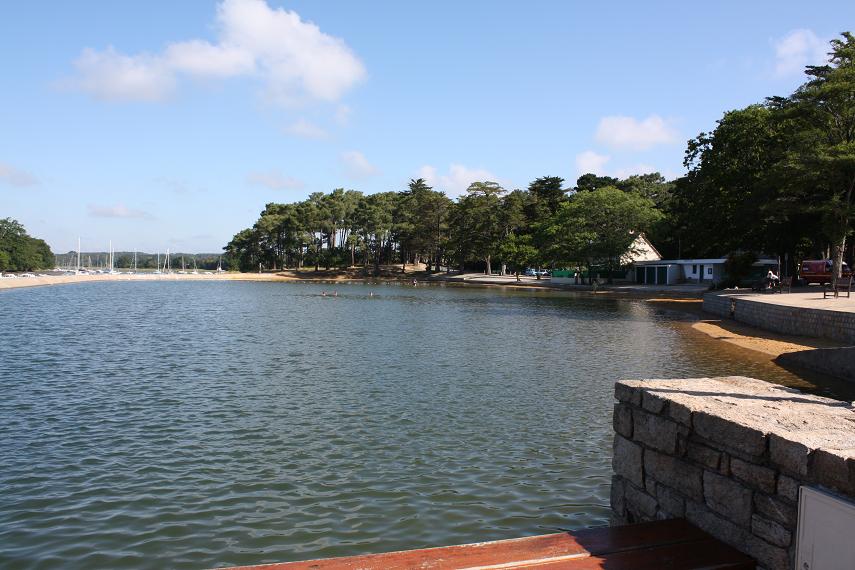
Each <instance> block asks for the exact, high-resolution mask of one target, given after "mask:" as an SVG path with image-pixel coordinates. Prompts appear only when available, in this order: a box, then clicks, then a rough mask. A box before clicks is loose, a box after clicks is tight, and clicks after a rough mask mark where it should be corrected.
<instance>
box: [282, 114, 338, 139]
mask: <svg viewBox="0 0 855 570" xmlns="http://www.w3.org/2000/svg"><path fill="white" fill-rule="evenodd" d="M284 131H285V133H286V134H289V135H294V136H295V137H300V138H304V139H316V140H320V139H325V138H327V136H329V135H328V133H327V132H326V131H325V130H324V129H322V128H321V127H319V126H318V125H316V124H314V123H311V122H309V121H307V120H306V119H299V120H297V121H295V122H293V123H291V124H290V125H288V126H287V127H285V129H284Z"/></svg>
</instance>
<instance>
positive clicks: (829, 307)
mask: <svg viewBox="0 0 855 570" xmlns="http://www.w3.org/2000/svg"><path fill="white" fill-rule="evenodd" d="M808 289H810V290H809V291H804V290H799V291H794V292H792V293H780V294H778V293H754V294H746V295H742V294H740V295H739V297H740V298H741V299H750V300H752V301H755V302H758V303H769V304H770V305H781V306H783V307H798V308H802V309H822V310H826V311H841V312H846V313H855V297H850V298H848V299H847V298H846V297H838V298H837V299H834V298H833V297H829V298H827V299H823V298H822V289H820V288H819V287H817V288H813V287H810V288H808ZM723 293H724V294H727V293H728V292H727V291H724V292H723Z"/></svg>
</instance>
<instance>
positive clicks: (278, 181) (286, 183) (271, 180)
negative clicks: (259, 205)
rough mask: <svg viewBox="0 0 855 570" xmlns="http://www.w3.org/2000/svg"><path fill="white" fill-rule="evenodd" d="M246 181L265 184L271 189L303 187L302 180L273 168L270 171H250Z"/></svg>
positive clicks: (296, 188) (256, 184)
mask: <svg viewBox="0 0 855 570" xmlns="http://www.w3.org/2000/svg"><path fill="white" fill-rule="evenodd" d="M246 181H247V182H249V183H250V184H253V185H255V186H264V187H265V188H269V189H270V190H299V189H301V188H303V186H304V184H303V181H302V180H298V179H296V178H292V177H290V176H284V175H283V174H282V173H281V172H276V171H275V170H271V171H269V172H250V173H249V174H247V176H246Z"/></svg>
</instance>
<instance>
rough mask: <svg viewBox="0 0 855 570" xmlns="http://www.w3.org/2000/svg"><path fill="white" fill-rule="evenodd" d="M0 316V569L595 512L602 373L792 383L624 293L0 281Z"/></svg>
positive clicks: (451, 538) (126, 561)
mask: <svg viewBox="0 0 855 570" xmlns="http://www.w3.org/2000/svg"><path fill="white" fill-rule="evenodd" d="M333 287H335V288H336V290H337V293H338V296H337V297H332V296H326V297H324V296H322V295H321V293H322V291H324V290H326V291H331V290H332V288H333ZM370 293H373V294H374V295H373V297H372V296H369V295H370ZM0 310H1V311H2V314H3V315H4V317H5V319H4V320H5V323H6V326H4V327H3V328H2V329H0V354H2V355H3V367H2V370H0V386H2V389H3V395H4V398H3V399H2V400H0V442H2V443H0V445H2V454H0V544H2V545H3V546H2V548H0V566H2V567H8V568H12V567H14V568H25V567H41V566H49V565H54V566H55V565H61V566H62V567H76V568H91V567H110V568H122V567H127V568H131V567H133V568H139V567H152V568H154V567H162V566H164V565H166V566H174V567H180V568H202V567H206V566H215V565H227V564H259V563H265V562H275V561H287V560H299V559H307V558H316V557H326V556H340V555H346V554H358V553H365V552H377V551H386V550H396V549H404V548H416V547H423V546H430V545H443V544H455V543H463V542H472V541H481V540H491V539H500V538H509V537H517V536H523V535H528V534H537V533H545V532H551V531H555V530H557V529H567V528H578V527H584V526H590V525H601V524H606V523H607V522H608V514H609V509H608V491H609V479H610V474H611V467H610V460H611V458H610V455H611V439H612V433H611V409H612V405H613V384H614V381H615V380H616V379H620V378H645V377H693V376H694V377H696V376H711V375H722V374H744V375H749V376H755V377H758V378H763V379H767V380H770V381H776V382H781V383H787V384H791V385H792V384H798V383H799V382H801V380H799V379H798V377H796V376H794V375H792V374H790V373H788V372H786V371H784V370H782V369H781V368H778V367H777V366H774V365H773V364H770V363H769V362H768V359H763V358H756V359H750V358H749V359H746V357H745V355H746V351H744V350H741V349H735V348H731V347H728V346H726V345H725V344H724V343H716V342H711V341H709V340H708V339H706V338H704V337H703V335H699V334H697V333H695V332H694V331H691V330H690V329H688V327H687V326H686V323H683V322H679V321H678V320H675V319H674V318H673V316H671V315H668V314H666V313H665V312H663V311H661V310H658V309H656V308H654V307H651V306H650V305H648V304H645V303H643V302H640V301H616V300H601V299H591V298H589V297H586V296H573V295H559V294H555V293H548V292H546V293H545V292H534V291H506V290H496V289H491V290H477V289H474V290H473V289H457V288H445V287H420V288H410V287H401V286H394V285H376V286H369V285H355V284H354V285H335V286H332V285H312V284H280V283H239V282H204V283H181V282H158V283H136V282H131V283H111V282H104V283H92V284H82V285H76V286H67V287H53V288H40V289H32V290H11V291H6V292H4V293H2V294H0ZM817 390H819V391H822V390H823V388H818V389H817Z"/></svg>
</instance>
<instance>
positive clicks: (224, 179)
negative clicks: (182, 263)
mask: <svg viewBox="0 0 855 570" xmlns="http://www.w3.org/2000/svg"><path fill="white" fill-rule="evenodd" d="M853 22H855V3H852V2H851V0H849V1H840V2H822V3H814V4H812V5H810V7H808V4H806V3H805V2H803V1H801V2H786V1H785V2H782V1H775V2H745V1H744V0H743V1H741V2H724V1H722V2H707V3H703V4H701V3H688V2H658V3H647V2H623V3H606V2H603V3H593V2H585V3H582V2H565V1H561V2H558V1H556V2H545V1H543V2H494V1H491V2H486V1H485V2H475V1H472V2H441V1H431V2H422V3H414V2H391V1H390V2H349V1H341V2H333V1H328V2H309V1H296V2H285V1H283V0H267V1H266V2H265V1H264V0H225V1H224V2H218V1H213V0H212V1H202V0H184V1H182V2H167V1H163V2H157V1H153V0H150V1H146V2H110V1H107V0H103V1H98V2H95V1H80V2H73V3H72V2H38V1H30V2H14V3H7V4H6V5H5V6H3V8H2V9H0V69H2V72H3V76H4V81H3V85H4V87H3V89H0V217H6V216H11V217H14V218H16V219H18V220H19V221H21V222H22V223H23V224H24V225H25V226H26V227H27V228H28V230H29V231H30V233H31V234H33V235H36V236H39V237H43V238H45V239H46V240H47V241H48V243H49V244H50V245H51V246H52V247H53V249H54V251H55V252H64V251H68V250H71V249H75V248H76V246H77V237H78V236H80V237H81V239H82V242H83V249H84V250H96V249H101V250H103V249H106V247H107V242H108V240H112V242H113V244H114V247H116V249H118V250H131V249H134V248H136V249H139V250H143V251H151V252H154V251H158V250H159V251H165V250H166V248H170V249H171V250H173V251H176V250H179V251H186V252H192V251H199V252H202V251H204V252H214V251H219V250H220V248H221V247H222V246H223V245H224V244H225V243H226V242H227V241H228V240H229V239H230V238H231V236H232V235H233V234H234V233H235V232H237V231H238V230H240V229H242V228H244V227H248V226H249V225H251V224H252V223H253V222H254V220H255V219H256V217H257V215H258V213H259V212H260V210H261V209H262V208H263V207H264V204H265V203H267V202H274V201H276V202H288V201H295V200H299V199H302V198H304V197H306V196H307V195H308V194H309V193H310V192H313V191H329V190H331V189H333V188H337V187H345V188H353V189H356V190H361V191H363V192H365V193H372V192H378V191H387V190H400V189H402V188H403V187H404V186H405V185H406V183H407V181H408V180H409V179H410V178H416V177H419V176H422V177H425V178H427V179H428V180H429V182H431V183H432V184H433V185H434V187H435V188H437V189H440V190H444V191H446V192H447V193H448V194H449V195H451V196H457V195H459V194H460V193H461V192H462V191H463V190H464V188H465V187H466V186H467V185H468V184H469V183H470V182H472V181H474V180H485V179H489V180H497V181H499V182H500V183H501V184H502V185H503V186H505V187H506V188H508V189H513V188H524V187H526V186H527V185H528V183H529V182H530V181H531V180H533V179H534V178H537V177H539V176H546V175H551V176H561V177H563V178H565V179H566V180H567V184H568V185H572V181H574V180H575V179H576V177H578V175H579V174H581V173H583V172H585V171H594V172H597V173H601V174H608V175H617V176H625V175H628V174H631V173H636V172H645V171H650V170H658V171H660V172H662V173H663V174H665V175H666V176H668V177H674V176H677V175H679V174H681V173H682V171H683V170H682V166H681V163H682V157H683V151H684V149H685V143H686V140H687V139H689V138H691V137H694V136H696V135H697V134H698V133H699V132H701V131H705V130H710V129H712V128H714V126H715V121H716V120H717V119H718V118H720V117H721V115H722V113H723V112H724V111H726V110H729V109H734V108H738V107H742V106H745V105H748V104H750V103H753V102H759V101H761V100H762V99H763V98H764V97H765V96H768V95H775V94H778V95H786V94H788V93H790V92H791V91H792V90H793V89H794V88H795V87H796V86H797V85H798V84H800V83H801V82H802V78H803V75H802V73H801V70H802V68H803V66H804V65H805V64H807V63H815V62H818V61H819V60H821V59H822V57H823V54H824V53H825V52H826V51H827V49H826V46H827V41H828V39H830V38H832V37H834V36H835V35H836V34H838V33H839V32H841V31H844V30H845V29H847V28H846V26H850V29H851V24H852V23H853Z"/></svg>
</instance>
